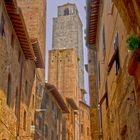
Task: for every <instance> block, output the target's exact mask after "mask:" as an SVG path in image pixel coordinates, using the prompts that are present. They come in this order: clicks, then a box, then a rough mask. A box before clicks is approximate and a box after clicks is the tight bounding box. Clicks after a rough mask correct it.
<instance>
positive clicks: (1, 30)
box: [0, 14, 5, 36]
mask: <svg viewBox="0 0 140 140" xmlns="http://www.w3.org/2000/svg"><path fill="white" fill-rule="evenodd" d="M4 24H5V20H4V16H3V14H2V16H1V23H0V35H1V36H4V35H5V32H4Z"/></svg>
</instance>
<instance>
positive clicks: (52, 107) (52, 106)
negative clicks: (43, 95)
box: [52, 101, 54, 111]
mask: <svg viewBox="0 0 140 140" xmlns="http://www.w3.org/2000/svg"><path fill="white" fill-rule="evenodd" d="M52 111H54V102H53V101H52Z"/></svg>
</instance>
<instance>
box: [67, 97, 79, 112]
mask: <svg viewBox="0 0 140 140" xmlns="http://www.w3.org/2000/svg"><path fill="white" fill-rule="evenodd" d="M66 100H67V102H68V104H69V105H70V106H71V107H72V108H73V110H78V107H77V105H76V103H75V101H74V100H73V99H72V98H66Z"/></svg>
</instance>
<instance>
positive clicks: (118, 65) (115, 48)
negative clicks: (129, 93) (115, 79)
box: [114, 33, 120, 75]
mask: <svg viewBox="0 0 140 140" xmlns="http://www.w3.org/2000/svg"><path fill="white" fill-rule="evenodd" d="M114 50H115V51H116V52H117V54H116V75H118V71H119V68H120V60H119V51H118V33H116V34H115V39H114Z"/></svg>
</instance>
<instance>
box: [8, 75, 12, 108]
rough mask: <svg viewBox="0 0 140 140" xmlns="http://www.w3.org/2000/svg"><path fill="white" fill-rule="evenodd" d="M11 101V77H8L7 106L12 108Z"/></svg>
mask: <svg viewBox="0 0 140 140" xmlns="http://www.w3.org/2000/svg"><path fill="white" fill-rule="evenodd" d="M10 100H11V75H10V74H9V75H8V85H7V105H8V106H10Z"/></svg>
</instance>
